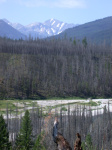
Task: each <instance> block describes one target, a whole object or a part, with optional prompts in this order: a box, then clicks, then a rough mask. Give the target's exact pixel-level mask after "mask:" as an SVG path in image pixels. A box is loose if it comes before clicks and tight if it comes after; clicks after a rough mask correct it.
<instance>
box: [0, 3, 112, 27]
mask: <svg viewBox="0 0 112 150" xmlns="http://www.w3.org/2000/svg"><path fill="white" fill-rule="evenodd" d="M108 16H112V0H0V19H3V18H5V19H7V20H9V21H10V22H12V23H20V24H22V25H28V24H30V23H35V22H45V21H46V20H48V19H51V18H54V19H57V20H60V21H63V22H65V23H74V24H83V23H86V22H91V21H94V20H97V19H101V18H105V17H108Z"/></svg>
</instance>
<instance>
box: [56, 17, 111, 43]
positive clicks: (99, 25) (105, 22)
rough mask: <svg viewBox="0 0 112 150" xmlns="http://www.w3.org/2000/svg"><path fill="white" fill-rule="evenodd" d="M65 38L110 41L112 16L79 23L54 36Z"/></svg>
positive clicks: (96, 41)
mask: <svg viewBox="0 0 112 150" xmlns="http://www.w3.org/2000/svg"><path fill="white" fill-rule="evenodd" d="M65 36H66V38H68V39H70V38H72V39H74V38H76V39H79V40H82V39H83V38H84V37H86V38H87V40H88V41H90V42H91V43H98V44H101V43H106V44H109V45H110V44H111V43H112V17H106V18H103V19H99V20H95V21H92V22H89V23H85V24H82V25H79V26H77V27H74V28H71V29H67V30H65V31H64V32H62V33H60V34H59V35H56V36H55V38H64V37H65Z"/></svg>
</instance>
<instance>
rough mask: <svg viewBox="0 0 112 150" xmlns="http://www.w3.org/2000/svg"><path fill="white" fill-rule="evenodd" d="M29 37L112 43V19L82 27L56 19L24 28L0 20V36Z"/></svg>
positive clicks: (89, 23)
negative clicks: (85, 39) (84, 39)
mask: <svg viewBox="0 0 112 150" xmlns="http://www.w3.org/2000/svg"><path fill="white" fill-rule="evenodd" d="M29 35H30V36H31V37H33V38H35V37H38V38H46V37H51V38H52V36H53V37H55V38H65V37H66V38H68V39H70V38H72V39H74V38H76V39H79V40H82V39H83V38H84V37H86V38H87V40H88V41H90V42H92V43H98V44H100V43H104V42H105V43H106V44H111V43H112V17H106V18H103V19H99V20H95V21H92V22H88V23H85V24H82V25H78V24H67V23H64V22H62V21H59V20H56V19H50V20H47V21H45V22H44V23H32V24H29V25H27V26H23V25H21V24H19V23H11V22H9V21H8V20H6V19H2V20H0V36H2V37H4V36H5V37H10V38H12V39H20V38H23V39H25V38H26V37H27V38H28V37H29Z"/></svg>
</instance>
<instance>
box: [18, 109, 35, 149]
mask: <svg viewBox="0 0 112 150" xmlns="http://www.w3.org/2000/svg"><path fill="white" fill-rule="evenodd" d="M32 147H33V142H32V126H31V120H30V114H29V111H28V110H26V112H25V116H24V117H23V119H22V123H21V129H20V132H19V134H18V136H17V139H16V148H17V149H21V150H24V149H25V150H30V149H31V148H32Z"/></svg>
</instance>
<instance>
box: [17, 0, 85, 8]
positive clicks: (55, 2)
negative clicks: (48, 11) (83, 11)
mask: <svg viewBox="0 0 112 150" xmlns="http://www.w3.org/2000/svg"><path fill="white" fill-rule="evenodd" d="M18 1H19V3H20V4H21V5H24V6H26V7H40V6H43V7H57V8H84V7H85V6H86V4H85V1H84V0H18Z"/></svg>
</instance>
